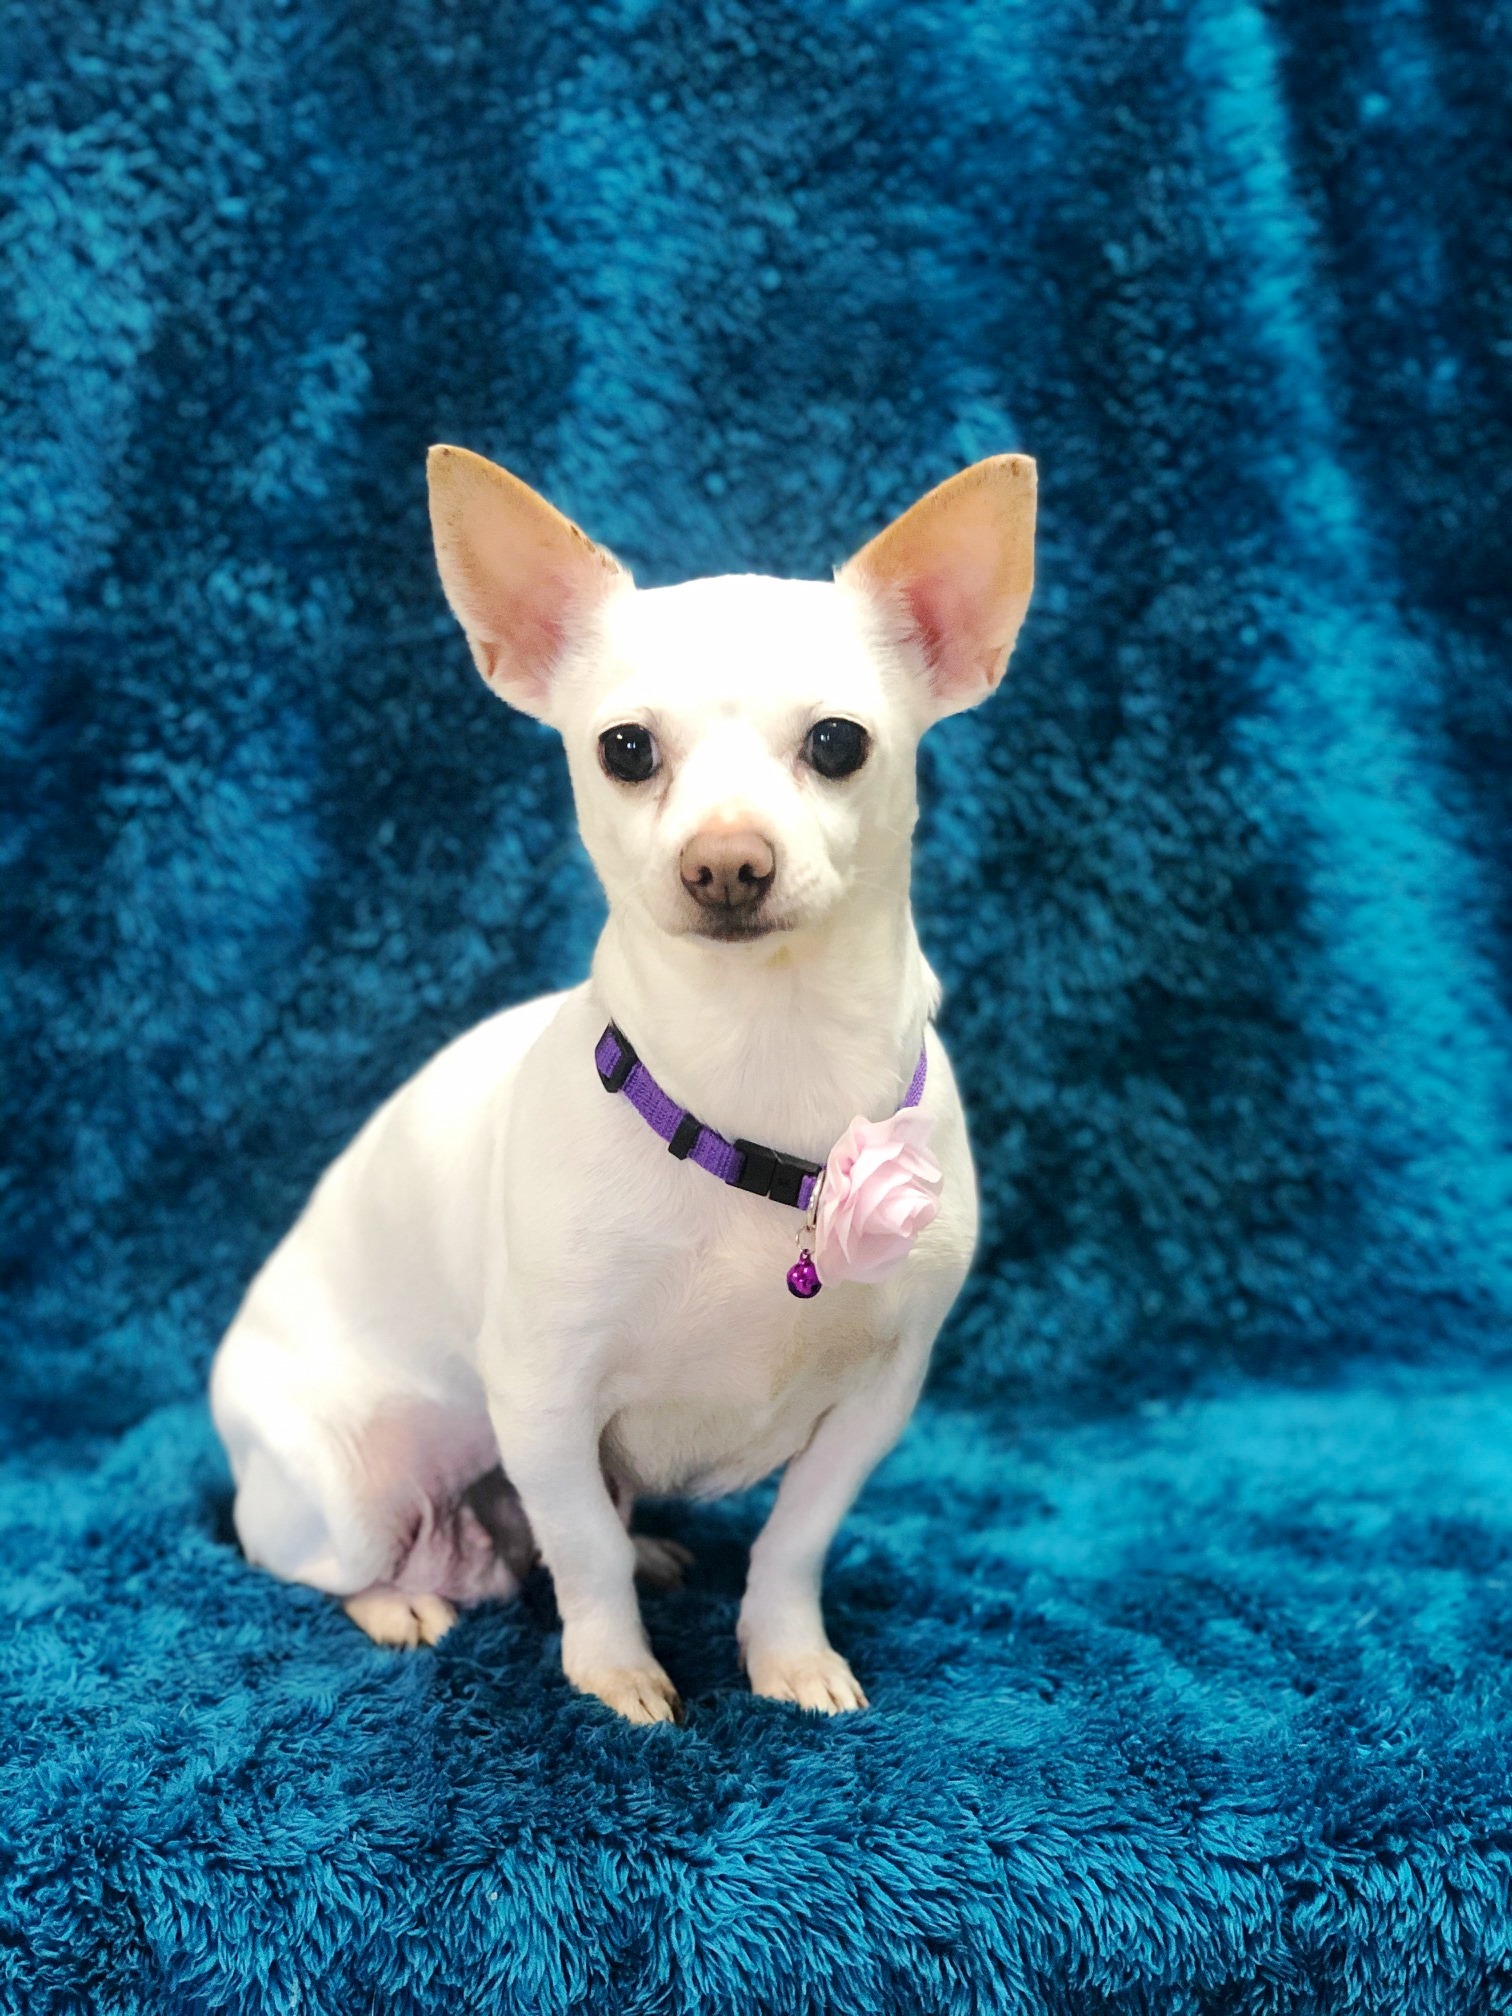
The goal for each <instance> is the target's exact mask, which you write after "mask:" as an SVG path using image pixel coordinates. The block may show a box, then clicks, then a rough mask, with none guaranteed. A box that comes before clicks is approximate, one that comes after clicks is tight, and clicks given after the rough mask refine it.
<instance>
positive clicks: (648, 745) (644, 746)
mask: <svg viewBox="0 0 1512 2016" xmlns="http://www.w3.org/2000/svg"><path fill="white" fill-rule="evenodd" d="M660 760H661V759H660V758H659V756H658V755H657V751H656V737H655V736H654V735H653V734H652V733H651V730H650V729H649V728H642V727H641V726H640V725H639V723H638V722H635V721H622V722H620V724H619V726H618V727H616V728H606V729H605V730H604V732H603V734H602V735H600V737H599V761H600V762H601V763H602V764H603V766H604V768H605V769H606V770H607V771H608V772H609V775H610V776H611V777H618V779H619V781H620V782H621V784H644V783H645V781H646V779H647V778H648V777H651V776H654V775H655V773H656V770H657V767H658V765H659V763H660Z"/></svg>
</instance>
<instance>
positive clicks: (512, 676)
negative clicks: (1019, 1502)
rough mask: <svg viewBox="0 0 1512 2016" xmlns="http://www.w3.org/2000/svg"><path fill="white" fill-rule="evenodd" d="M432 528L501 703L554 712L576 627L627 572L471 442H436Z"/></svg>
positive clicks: (444, 577) (461, 614) (458, 610)
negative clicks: (555, 681) (559, 673)
mask: <svg viewBox="0 0 1512 2016" xmlns="http://www.w3.org/2000/svg"><path fill="white" fill-rule="evenodd" d="M426 474H427V476H428V477H429V479H430V515H431V531H432V534H433V535H434V538H435V542H436V565H437V566H438V567H439V568H440V570H441V585H442V587H443V588H444V589H445V590H446V599H447V601H448V602H449V603H450V604H451V606H452V612H453V614H454V615H455V616H456V618H457V621H458V622H459V623H460V624H461V625H462V628H463V629H464V630H465V631H466V632H467V641H468V643H469V644H470V645H471V646H472V654H473V657H474V658H475V659H476V660H477V665H478V670H479V671H480V672H481V673H482V674H483V677H484V678H485V679H486V680H487V681H488V683H489V685H490V686H491V687H492V688H493V690H494V691H495V693H497V694H498V695H499V696H500V698H501V699H504V700H508V701H509V702H511V704H512V705H514V706H516V707H519V708H522V709H523V710H524V712H525V713H527V714H536V715H541V716H547V715H549V713H550V698H549V696H550V690H551V681H552V677H553V675H554V673H555V672H556V669H557V667H558V665H559V664H560V662H561V658H562V654H563V651H564V649H565V648H566V646H567V645H568V644H569V643H570V642H571V640H572V636H573V633H574V631H575V630H577V629H578V628H579V627H580V626H581V624H582V623H583V622H584V621H585V619H586V618H588V617H589V616H590V615H591V614H592V612H593V610H594V608H595V607H596V606H597V604H599V603H600V602H602V601H604V600H605V599H606V598H607V597H608V596H609V595H611V594H613V593H614V591H615V589H616V588H626V587H629V586H630V585H631V584H630V576H629V574H628V573H627V572H626V571H625V569H624V568H623V567H621V566H620V564H619V562H618V561H617V560H616V559H615V558H614V557H613V555H612V554H609V553H606V552H605V551H604V549H603V547H602V546H595V545H594V543H593V541H592V540H591V539H590V538H588V537H587V535H586V534H585V533H582V532H580V531H579V530H578V528H577V527H576V525H574V524H573V522H572V520H571V519H570V518H564V517H563V516H562V514H561V512H560V511H557V510H555V509H554V508H553V507H552V506H551V505H550V504H548V503H547V502H546V500H545V498H544V497H538V496H537V495H536V493H535V491H534V490H532V489H531V488H530V486H529V485H528V484H525V483H522V482H521V481H520V479H519V478H518V477H517V476H511V475H510V474H509V472H508V470H506V469H501V468H499V467H498V465H497V464H496V463H494V462H487V461H485V460H484V458H483V457H482V456H481V455H473V454H470V453H469V452H468V450H467V449H466V448H446V447H440V448H432V449H431V451H430V454H429V456H428V457H427V458H426Z"/></svg>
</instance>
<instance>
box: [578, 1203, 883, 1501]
mask: <svg viewBox="0 0 1512 2016" xmlns="http://www.w3.org/2000/svg"><path fill="white" fill-rule="evenodd" d="M763 1246H764V1248H765V1250H764V1251H763V1252H762V1253H760V1254H753V1253H751V1252H750V1251H748V1250H744V1249H742V1248H741V1247H740V1246H738V1245H731V1246H725V1245H723V1244H722V1243H721V1244H720V1245H718V1246H716V1247H715V1248H714V1249H713V1250H709V1249H706V1250H705V1251H704V1252H703V1253H702V1254H700V1255H697V1256H696V1257H695V1256H690V1257H689V1259H688V1260H687V1262H686V1264H685V1265H684V1267H683V1268H682V1269H681V1270H678V1271H673V1270H669V1272H668V1276H667V1277H666V1278H664V1279H660V1280H658V1281H657V1283H656V1285H655V1288H654V1289H653V1291H652V1292H651V1293H650V1294H649V1295H648V1296H647V1300H646V1309H645V1321H644V1322H643V1323H641V1324H638V1325H637V1326H636V1328H635V1330H634V1331H633V1333H632V1334H631V1335H630V1336H628V1337H627V1338H626V1340H625V1343H624V1346H623V1347H622V1350H621V1352H620V1353H619V1354H618V1359H617V1363H616V1365H615V1367H614V1370H613V1372H612V1374H611V1376H610V1378H609V1380H608V1382H607V1392H606V1399H607V1402H608V1404H609V1406H610V1408H611V1410H612V1412H611V1419H610V1422H609V1426H608V1429H607V1431H606V1434H605V1455H606V1457H607V1458H608V1460H609V1461H610V1462H611V1464H612V1465H613V1466H614V1467H615V1468H616V1469H617V1470H619V1471H620V1472H621V1474H623V1475H624V1476H625V1477H627V1478H628V1479H629V1480H630V1481H631V1482H632V1483H634V1484H635V1486H636V1487H637V1488H638V1489H640V1490H643V1491H652V1492H657V1491H668V1492H674V1491H675V1492H678V1493H681V1494H689V1495H695V1496H716V1495H718V1494H720V1493H722V1492H726V1491H734V1490H739V1489H741V1488H742V1487H743V1486H744V1485H747V1484H751V1483H754V1482H755V1481H756V1480H757V1479H758V1478H761V1477H764V1476H766V1475H768V1474H769V1473H770V1472H771V1471H772V1470H774V1469H775V1468H776V1467H777V1466H778V1465H779V1464H781V1463H784V1462H786V1461H787V1459H788V1458H789V1457H790V1456H792V1455H794V1454H795V1453H796V1451H798V1450H799V1449H801V1448H803V1447H804V1445H805V1444H806V1443H807V1441H808V1439H809V1437H810V1435H811V1434H812V1433H813V1430H814V1426H815V1424H816V1422H817V1421H818V1419H819V1417H820V1416H821V1415H822V1414H824V1413H825V1412H826V1411H827V1410H828V1409H829V1408H830V1407H832V1406H833V1405H834V1404H835V1402H836V1400H838V1399H839V1398H840V1397H841V1395H842V1394H843V1393H844V1392H845V1391H846V1390H847V1389H848V1387H849V1386H851V1385H852V1384H853V1383H854V1382H855V1380H856V1379H857V1378H858V1377H859V1376H864V1374H865V1372H866V1370H867V1368H868V1366H869V1365H870V1363H871V1362H872V1361H873V1360H874V1359H875V1358H876V1356H877V1354H878V1353H879V1352H880V1351H882V1350H884V1349H885V1348H887V1345H888V1343H889V1341H890V1337H891V1333H892V1330H893V1328H894V1327H895V1326H894V1325H893V1324H891V1323H890V1322H889V1321H888V1300H887V1298H885V1297H882V1296H879V1295H877V1294H876V1292H875V1291H872V1292H871V1293H870V1294H867V1293H866V1292H864V1291H858V1290H857V1289H855V1288H854V1287H847V1286H836V1287H832V1288H829V1289H826V1290H825V1291H824V1293H823V1294H822V1295H820V1296H817V1297H815V1298H814V1299H813V1300H811V1301H800V1300H798V1299H797V1298H796V1297H794V1296H793V1295H791V1294H789V1293H788V1290H787V1285H786V1280H785V1272H784V1270H785V1266H786V1264H787V1261H788V1260H790V1259H791V1257H792V1256H791V1255H789V1254H787V1253H786V1251H785V1248H782V1247H780V1246H773V1247H766V1246H765V1242H763Z"/></svg>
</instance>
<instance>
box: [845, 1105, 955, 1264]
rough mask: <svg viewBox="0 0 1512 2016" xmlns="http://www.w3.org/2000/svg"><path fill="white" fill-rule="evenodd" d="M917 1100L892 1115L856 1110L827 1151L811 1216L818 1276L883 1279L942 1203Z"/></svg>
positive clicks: (927, 1121)
mask: <svg viewBox="0 0 1512 2016" xmlns="http://www.w3.org/2000/svg"><path fill="white" fill-rule="evenodd" d="M933 1127H934V1121H933V1120H932V1119H931V1118H930V1117H929V1116H928V1115H927V1114H924V1113H921V1112H920V1111H919V1110H918V1108H917V1107H916V1106H907V1107H905V1108H904V1109H903V1111H902V1112H901V1113H894V1114H893V1116H892V1118H891V1119H890V1120H863V1119H862V1118H861V1117H860V1116H859V1114H858V1115H857V1117H856V1118H855V1119H854V1120H852V1122H851V1124H850V1126H849V1127H848V1128H847V1129H846V1131H845V1132H844V1133H843V1134H842V1135H841V1137H840V1139H839V1140H838V1141H837V1142H836V1143H835V1145H834V1147H833V1148H832V1149H831V1150H830V1156H829V1160H828V1162H826V1163H825V1165H824V1183H823V1186H822V1187H821V1189H820V1192H819V1209H818V1212H817V1214H816V1216H815V1220H814V1265H815V1267H817V1269H818V1270H819V1278H820V1280H821V1281H825V1282H828V1281H885V1280H886V1279H887V1277H888V1275H889V1274H891V1273H893V1272H894V1270H895V1269H896V1268H898V1267H901V1266H902V1264H903V1262H904V1261H905V1260H906V1259H907V1258H908V1255H909V1253H910V1251H911V1250H912V1248H913V1242H914V1240H915V1239H916V1238H917V1237H918V1235H919V1234H920V1233H921V1232H922V1231H923V1230H924V1227H925V1226H926V1225H928V1224H930V1223H931V1222H932V1221H933V1219H934V1216H935V1213H936V1212H937V1211H938V1210H939V1208H940V1187H941V1185H942V1184H943V1182H944V1180H945V1179H944V1176H943V1175H942V1174H941V1170H940V1165H939V1163H938V1162H936V1160H935V1158H934V1157H933V1155H931V1154H930V1152H929V1149H928V1146H927V1143H928V1141H929V1136H930V1132H931V1130H932V1129H933Z"/></svg>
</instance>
